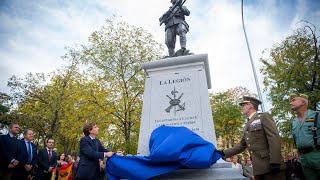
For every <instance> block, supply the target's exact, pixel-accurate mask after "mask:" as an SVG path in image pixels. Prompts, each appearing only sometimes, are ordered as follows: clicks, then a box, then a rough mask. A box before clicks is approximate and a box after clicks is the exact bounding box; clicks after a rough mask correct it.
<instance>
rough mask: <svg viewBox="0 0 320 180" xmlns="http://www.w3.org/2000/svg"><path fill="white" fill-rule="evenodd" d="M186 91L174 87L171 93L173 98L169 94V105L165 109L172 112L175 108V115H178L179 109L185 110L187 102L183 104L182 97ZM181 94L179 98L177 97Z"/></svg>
mask: <svg viewBox="0 0 320 180" xmlns="http://www.w3.org/2000/svg"><path fill="white" fill-rule="evenodd" d="M183 94H184V93H180V95H179V91H176V87H174V88H173V90H172V91H171V95H172V96H173V98H171V97H170V96H169V95H167V97H168V98H169V99H170V101H169V104H170V105H169V107H168V108H166V109H165V111H166V112H167V113H170V112H171V109H172V108H173V112H174V115H176V113H177V111H184V110H185V102H184V103H183V104H181V100H180V99H181V97H182V96H183ZM178 95H179V97H178V98H176V97H177V96H178Z"/></svg>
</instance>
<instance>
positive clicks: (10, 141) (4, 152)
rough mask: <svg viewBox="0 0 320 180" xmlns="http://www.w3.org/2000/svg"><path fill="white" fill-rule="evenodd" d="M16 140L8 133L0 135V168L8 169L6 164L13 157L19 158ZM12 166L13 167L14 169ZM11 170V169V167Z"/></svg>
mask: <svg viewBox="0 0 320 180" xmlns="http://www.w3.org/2000/svg"><path fill="white" fill-rule="evenodd" d="M19 154H20V153H19V147H18V140H17V139H15V138H12V137H10V135H9V134H6V135H1V136H0V170H2V171H4V172H5V171H8V165H9V164H10V163H11V161H12V160H13V159H15V160H19ZM16 168H17V167H16ZM16 168H14V169H16ZM12 170H13V169H12Z"/></svg>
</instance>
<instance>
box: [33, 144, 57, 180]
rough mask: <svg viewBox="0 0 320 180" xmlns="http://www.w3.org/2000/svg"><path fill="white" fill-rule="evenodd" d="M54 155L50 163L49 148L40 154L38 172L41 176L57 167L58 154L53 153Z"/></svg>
mask: <svg viewBox="0 0 320 180" xmlns="http://www.w3.org/2000/svg"><path fill="white" fill-rule="evenodd" d="M51 152H52V155H51V158H50V161H49V160H48V151H47V148H44V149H41V150H39V152H38V157H37V158H38V169H37V172H38V173H39V174H40V175H41V174H44V171H47V170H48V169H49V168H50V167H56V165H57V154H56V153H55V152H54V151H51Z"/></svg>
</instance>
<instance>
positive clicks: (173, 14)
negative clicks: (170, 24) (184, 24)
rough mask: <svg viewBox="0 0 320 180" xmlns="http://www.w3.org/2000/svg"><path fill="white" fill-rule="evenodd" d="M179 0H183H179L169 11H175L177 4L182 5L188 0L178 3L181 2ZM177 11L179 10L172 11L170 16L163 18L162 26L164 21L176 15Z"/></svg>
mask: <svg viewBox="0 0 320 180" xmlns="http://www.w3.org/2000/svg"><path fill="white" fill-rule="evenodd" d="M179 1H181V0H178V1H177V2H176V3H175V4H174V5H173V6H172V7H171V8H170V9H169V10H168V11H171V12H173V11H174V9H175V8H176V7H177V6H180V7H182V6H183V4H184V3H185V2H186V0H184V1H182V3H181V4H180V5H178V4H179V3H178V2H179ZM177 12H178V10H177V11H175V12H173V13H171V14H170V16H168V17H166V18H164V19H162V20H161V22H160V26H161V25H162V24H163V23H164V22H167V21H168V20H169V19H170V18H172V17H173V16H175V15H176V14H177Z"/></svg>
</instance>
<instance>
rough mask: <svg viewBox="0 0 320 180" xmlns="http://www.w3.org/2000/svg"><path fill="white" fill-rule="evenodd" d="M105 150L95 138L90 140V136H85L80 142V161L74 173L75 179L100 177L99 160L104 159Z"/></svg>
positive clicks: (106, 150)
mask: <svg viewBox="0 0 320 180" xmlns="http://www.w3.org/2000/svg"><path fill="white" fill-rule="evenodd" d="M104 152H109V150H108V149H105V148H104V147H103V146H102V145H101V143H100V141H99V140H98V139H97V138H96V139H95V140H92V139H91V138H90V136H85V137H83V138H82V139H81V140H80V161H79V165H78V169H77V173H76V178H81V179H92V180H93V179H98V177H99V176H100V175H99V174H100V166H99V159H104Z"/></svg>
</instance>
